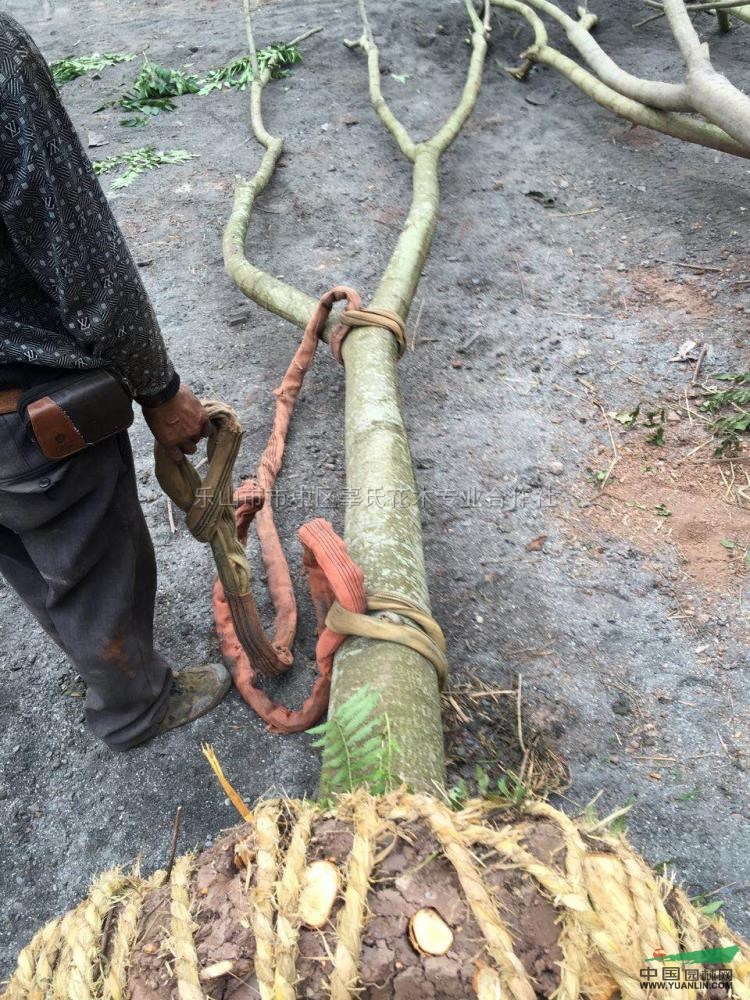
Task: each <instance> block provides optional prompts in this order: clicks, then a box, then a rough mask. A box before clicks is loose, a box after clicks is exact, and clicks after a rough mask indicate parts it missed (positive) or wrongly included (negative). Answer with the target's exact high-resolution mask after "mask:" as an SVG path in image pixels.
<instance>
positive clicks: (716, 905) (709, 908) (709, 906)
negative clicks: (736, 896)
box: [700, 899, 724, 917]
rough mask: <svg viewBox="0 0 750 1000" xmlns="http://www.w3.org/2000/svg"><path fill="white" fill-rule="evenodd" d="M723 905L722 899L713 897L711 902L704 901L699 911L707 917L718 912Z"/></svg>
mask: <svg viewBox="0 0 750 1000" xmlns="http://www.w3.org/2000/svg"><path fill="white" fill-rule="evenodd" d="M723 905H724V900H723V899H714V900H713V901H712V902H710V903H706V905H705V906H701V907H700V911H701V913H704V914H705V915H706V916H707V917H710V916H712V915H713V914H714V913H718V912H719V910H720V909H721V908H722V906H723Z"/></svg>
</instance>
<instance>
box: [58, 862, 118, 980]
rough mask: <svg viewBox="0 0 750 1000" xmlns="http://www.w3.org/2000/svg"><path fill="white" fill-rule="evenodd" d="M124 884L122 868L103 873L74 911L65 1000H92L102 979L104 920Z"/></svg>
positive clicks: (70, 930) (69, 927)
mask: <svg viewBox="0 0 750 1000" xmlns="http://www.w3.org/2000/svg"><path fill="white" fill-rule="evenodd" d="M124 883H125V875H124V874H123V872H122V870H121V869H119V868H113V869H112V870H111V871H107V872H104V874H103V875H101V876H100V877H99V878H98V879H97V881H96V882H95V883H94V885H93V886H92V888H91V890H90V892H89V896H88V899H87V900H86V902H85V903H84V904H83V905H81V906H79V907H78V908H77V909H76V910H75V911H74V916H73V918H72V920H71V922H70V925H69V926H68V928H67V934H66V943H67V945H68V949H69V951H68V970H67V972H68V975H67V981H66V982H65V989H66V994H65V996H66V1000H93V998H94V997H95V996H96V993H97V985H96V984H97V982H98V980H99V978H100V976H101V957H102V956H101V952H100V941H101V935H102V928H103V926H104V919H105V917H106V916H107V913H108V912H109V910H110V909H111V908H112V907H113V906H114V905H115V902H116V899H117V895H118V893H119V891H120V890H121V889H122V886H123V885H124Z"/></svg>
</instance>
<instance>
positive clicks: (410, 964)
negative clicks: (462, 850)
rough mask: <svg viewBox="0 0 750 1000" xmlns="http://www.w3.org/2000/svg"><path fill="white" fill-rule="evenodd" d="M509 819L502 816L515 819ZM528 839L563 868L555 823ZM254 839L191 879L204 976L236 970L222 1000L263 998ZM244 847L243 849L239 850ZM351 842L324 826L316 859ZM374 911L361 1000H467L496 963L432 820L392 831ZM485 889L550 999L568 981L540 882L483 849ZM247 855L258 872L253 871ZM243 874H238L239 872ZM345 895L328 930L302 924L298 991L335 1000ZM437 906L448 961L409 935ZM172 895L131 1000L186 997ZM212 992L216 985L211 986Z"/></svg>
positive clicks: (218, 993) (312, 856) (153, 926)
mask: <svg viewBox="0 0 750 1000" xmlns="http://www.w3.org/2000/svg"><path fill="white" fill-rule="evenodd" d="M512 819H513V816H512V815H511V813H510V812H505V813H503V820H504V821H507V822H510V821H512ZM524 826H525V828H526V829H527V830H528V835H527V837H526V838H525V843H526V844H527V845H528V847H529V849H530V850H531V851H532V853H534V855H535V856H536V857H537V858H539V859H540V860H542V861H544V862H545V863H546V864H550V865H554V864H556V861H555V858H556V856H558V855H559V854H560V851H561V849H562V846H563V843H562V837H561V833H560V829H559V828H558V827H557V826H556V825H555V824H553V823H547V822H538V823H533V822H532V823H528V822H527V821H524ZM254 844H255V831H254V827H252V826H242V827H237V829H235V830H232V831H230V832H229V833H227V834H226V835H225V836H223V837H222V838H221V839H220V840H218V841H217V843H216V844H215V845H214V846H213V847H212V848H210V849H209V850H207V851H204V852H203V853H202V854H200V855H199V856H198V858H197V859H196V861H195V867H194V870H193V875H192V879H191V897H192V899H193V900H194V903H193V915H194V921H195V925H196V930H195V934H194V940H195V943H196V949H197V953H198V959H199V963H200V966H201V968H202V969H204V970H205V969H207V968H208V967H210V966H213V965H216V964H217V963H220V962H226V961H229V962H231V963H232V966H231V972H230V973H229V974H227V975H226V976H224V977H222V978H220V979H218V980H216V981H215V982H214V983H213V984H212V989H211V990H210V995H211V996H213V997H217V998H218V997H221V998H222V1000H229V998H231V1000H251V998H252V1000H257V997H258V983H257V979H256V976H255V970H254V958H255V941H254V938H253V934H252V931H251V930H250V929H249V927H248V919H247V917H248V891H252V888H253V885H254V881H255V877H256V873H257V868H256V866H255V860H254V851H255V846H254ZM238 845H239V847H238ZM351 846H352V830H351V827H350V826H349V825H347V824H346V823H345V822H343V821H341V820H339V819H330V818H326V819H321V820H318V821H317V822H316V824H315V826H314V832H313V835H312V838H311V840H310V842H309V845H308V853H307V858H308V861H314V860H317V859H327V860H330V861H332V862H333V863H334V864H335V865H336V866H337V867H338V868H339V869H340V870H342V871H343V870H344V868H345V864H346V860H347V858H348V857H349V853H350V850H351ZM377 850H378V859H379V860H378V862H377V865H376V867H375V871H374V873H373V879H372V884H371V889H370V893H369V895H368V899H367V903H368V907H369V917H368V919H367V921H366V925H365V928H364V931H363V934H362V948H361V954H360V962H359V969H360V977H361V978H360V983H361V988H360V989H359V990H358V992H357V995H358V996H359V997H361V998H363V1000H465V998H467V997H471V996H474V995H475V991H474V987H473V985H472V983H473V978H474V976H475V974H476V973H477V970H478V969H479V968H480V967H481V966H482V964H483V962H484V961H485V960H486V952H485V944H484V937H483V935H482V932H481V930H480V928H479V926H478V924H477V922H476V920H475V919H474V916H473V915H472V912H471V909H470V907H469V906H468V904H467V902H466V897H465V895H464V893H463V891H462V889H461V885H460V883H459V879H458V876H457V874H456V871H455V869H454V868H453V866H452V865H451V863H450V862H449V861H448V860H447V858H446V857H445V855H444V854H443V852H442V850H441V849H440V846H439V844H438V842H437V841H436V840H435V838H434V836H433V835H432V833H431V832H430V830H429V828H428V827H427V826H426V824H424V823H422V822H409V823H401V824H399V825H398V827H396V826H393V827H392V828H388V829H386V830H385V831H384V832H383V835H382V837H381V838H380V839H379V840H378V843H377ZM473 853H474V857H475V859H476V860H477V862H478V863H479V865H480V867H481V870H482V873H483V879H484V883H485V885H486V886H487V888H488V889H489V890H490V892H491V895H492V897H493V899H494V901H495V904H496V905H497V907H498V909H499V911H500V913H501V914H502V917H503V920H504V921H505V923H506V925H507V927H508V929H509V930H510V933H511V936H512V938H513V942H514V947H515V951H516V954H517V955H518V957H519V958H520V959H521V961H522V962H523V965H524V968H525V969H526V971H527V972H528V974H529V975H530V976H531V977H532V979H533V981H534V983H535V984H536V989H537V992H538V994H539V995H540V996H545V997H547V996H550V995H551V994H552V993H553V991H554V990H555V989H556V988H557V986H558V984H559V981H560V970H559V962H560V961H561V959H562V954H561V952H560V949H559V946H558V937H559V925H558V917H559V914H558V913H557V911H556V910H555V908H554V907H553V905H552V904H551V903H550V902H549V900H547V899H546V898H545V897H544V896H542V895H541V894H540V892H539V889H538V886H537V885H536V884H535V883H534V881H533V880H532V879H531V877H530V876H529V875H527V874H525V873H523V872H521V871H519V870H518V869H516V868H515V867H514V866H508V865H507V864H503V865H501V864H499V863H498V860H497V857H496V855H495V854H494V852H492V851H491V850H488V849H486V848H482V847H477V848H475V849H474V852H473ZM240 858H244V859H245V860H249V866H248V867H244V865H243V861H242V860H238V859H240ZM238 866H239V867H238ZM342 905H343V901H342V898H341V897H339V898H338V899H337V901H336V904H335V906H334V908H333V910H332V912H331V914H330V917H329V920H328V922H327V924H326V925H325V926H324V927H323V928H322V929H321V930H312V929H308V928H305V927H303V928H301V930H300V937H299V956H298V959H297V973H298V977H299V978H298V983H297V995H298V996H299V997H306V998H311V1000H318V998H320V997H323V996H326V995H327V989H328V987H327V984H328V982H329V980H330V976H331V972H332V961H331V959H332V956H333V954H334V952H335V949H336V942H337V939H338V935H337V933H336V921H337V917H338V915H339V913H340V910H341V907H342ZM423 907H424V908H431V909H433V910H435V911H436V912H437V913H438V914H439V916H440V917H441V918H442V920H443V921H444V922H445V923H446V924H447V925H448V927H449V928H450V930H451V931H452V934H453V942H452V945H451V947H450V949H449V950H448V951H447V953H446V954H444V955H426V954H424V955H423V954H420V953H419V952H418V951H417V950H416V949H415V947H414V945H413V944H412V942H411V940H410V936H409V921H410V918H411V917H412V916H413V915H414V914H415V913H416V912H417V911H418V910H420V909H421V908H423ZM170 935H171V930H170V903H169V888H168V887H163V888H161V889H159V890H157V891H155V892H154V893H152V895H151V896H150V897H149V899H148V900H147V901H146V903H145V905H144V910H143V915H142V917H141V920H140V924H139V931H138V944H137V946H136V949H135V950H134V952H133V955H132V965H131V971H130V985H129V996H130V998H131V1000H167V998H169V1000H177V996H178V994H177V985H176V983H175V981H174V978H173V975H172V970H173V959H172V952H171V945H170V941H171V937H170ZM204 985H206V984H204Z"/></svg>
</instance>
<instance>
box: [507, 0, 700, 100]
mask: <svg viewBox="0 0 750 1000" xmlns="http://www.w3.org/2000/svg"><path fill="white" fill-rule="evenodd" d="M526 3H528V4H529V6H531V7H534V8H535V9H536V10H538V11H540V12H541V13H542V14H547V15H548V16H549V17H551V18H554V20H555V21H557V23H558V24H559V25H561V26H562V28H563V29H564V31H565V34H566V35H567V37H568V41H569V42H570V44H571V45H572V46H573V47H574V48H575V49H576V50H577V51H578V52H579V53H580V55H581V56H583V58H584V59H585V60H586V62H587V63H588V64H589V66H590V67H591V69H592V70H593V71H594V73H596V75H597V76H598V77H599V79H600V80H601V81H602V83H605V84H607V86H608V87H611V88H612V89H613V90H616V91H617V92H618V93H620V94H622V95H623V96H624V97H630V98H631V99H632V100H634V101H639V102H640V103H641V104H648V105H649V106H650V107H652V108H659V109H660V110H662V111H692V110H693V106H692V103H691V101H690V98H689V96H688V93H687V87H686V86H685V84H684V83H662V82H661V81H657V80H643V79H641V78H640V77H637V76H633V75H632V73H628V72H626V71H625V70H624V69H621V68H620V67H619V66H618V65H617V63H616V62H615V61H614V60H613V59H611V58H610V57H609V56H608V55H607V53H606V52H605V51H604V50H603V49H602V48H601V47H600V46H599V44H598V42H596V40H595V39H594V38H592V36H591V33H590V32H591V29H592V28H593V27H594V25H595V24H596V21H597V19H596V16H595V15H594V14H590V13H586V12H585V11H583V10H582V9H581V8H579V20H577V21H576V20H575V18H572V17H570V15H568V14H566V13H565V11H563V10H561V9H560V8H559V7H558V6H557V4H554V3H551V2H550V0H526Z"/></svg>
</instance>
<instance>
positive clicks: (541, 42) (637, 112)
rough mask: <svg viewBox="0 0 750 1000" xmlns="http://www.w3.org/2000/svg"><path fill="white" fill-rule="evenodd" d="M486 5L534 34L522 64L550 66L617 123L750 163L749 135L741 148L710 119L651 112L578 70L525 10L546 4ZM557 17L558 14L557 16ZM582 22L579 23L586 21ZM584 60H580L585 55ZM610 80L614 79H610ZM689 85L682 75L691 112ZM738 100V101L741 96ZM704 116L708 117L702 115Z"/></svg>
mask: <svg viewBox="0 0 750 1000" xmlns="http://www.w3.org/2000/svg"><path fill="white" fill-rule="evenodd" d="M678 2H681V0H678ZM492 3H493V4H494V5H495V6H496V7H502V8H505V9H506V10H512V11H515V12H516V13H518V14H521V15H522V16H523V17H524V18H525V19H526V20H527V21H528V23H529V24H530V26H531V27H532V29H533V31H534V44H533V45H532V46H531V47H530V48H529V49H527V50H526V51H525V52H524V57H525V58H526V60H527V61H528V64H530V63H535V62H537V63H542V64H544V65H547V66H551V67H552V68H553V69H555V70H557V71H558V72H559V73H561V74H562V75H563V76H564V77H565V78H566V79H568V80H570V82H571V83H573V84H575V86H576V87H578V88H579V90H581V91H582V92H583V93H584V94H586V95H587V96H588V97H590V98H591V99H592V100H594V101H596V103H597V104H599V105H601V106H602V107H604V108H606V109H607V110H609V111H612V112H614V113H615V114H617V115H620V116H621V117H623V118H626V119H627V120H628V121H631V122H633V124H635V125H643V126H645V127H646V128H651V129H654V130H655V131H657V132H663V133H664V134H665V135H671V136H673V137H674V138H676V139H683V140H685V141H686V142H693V143H696V144H698V145H701V146H708V147H709V148H710V149H717V150H720V151H721V152H726V153H732V154H733V155H735V156H743V157H746V158H750V136H749V137H748V139H749V141H748V142H747V143H745V142H743V141H737V138H735V136H734V135H732V134H729V130H728V129H725V128H721V127H719V126H717V125H715V124H713V121H716V120H718V119H717V118H715V117H713V116H711V117H712V120H711V121H709V122H703V121H699V120H697V119H695V118H692V117H690V116H689V115H686V114H680V113H678V112H675V111H663V110H657V109H656V108H654V107H650V106H649V105H647V104H646V103H644V102H642V101H639V100H636V99H634V98H632V97H629V96H626V95H625V94H623V93H622V92H621V91H619V90H616V89H615V88H614V87H612V86H609V85H608V84H606V83H604V82H603V80H601V79H599V78H598V77H597V76H595V75H594V74H592V73H589V72H588V71H587V70H585V69H584V68H583V67H582V66H579V65H578V63H576V62H575V61H574V60H573V59H570V58H569V57H568V56H566V55H564V54H563V53H562V52H560V51H559V50H558V49H555V48H553V47H552V46H551V45H550V44H549V42H548V37H547V30H546V28H545V26H544V22H543V21H542V19H541V18H540V17H539V15H538V14H537V13H536V11H535V10H533V9H532V8H531V7H530V6H529V5H528V3H532V4H534V6H536V7H539V8H540V9H542V8H543V9H545V10H546V11H547V12H548V13H552V11H551V8H552V7H553V6H554V5H553V4H551V3H549V2H548V0H528V3H522V2H520V0H492ZM557 10H558V13H557V14H556V15H554V16H555V20H557V21H558V22H559V23H561V24H563V25H564V21H563V18H564V17H565V16H566V15H562V12H561V11H559V9H557ZM560 15H562V17H561V16H560ZM570 20H572V19H570ZM574 23H575V22H574ZM582 23H584V24H585V23H586V22H582ZM564 26H565V25H564ZM569 37H570V36H569ZM581 40H582V39H581V37H580V36H579V34H578V33H575V34H574V36H573V37H572V38H571V41H572V42H573V44H574V46H575V47H576V48H577V49H578V51H581V49H580V48H579V44H580V42H581ZM597 48H598V46H597ZM587 51H588V53H589V54H591V49H589V48H587ZM601 51H602V50H601V49H599V52H601ZM581 54H582V55H583V54H584V53H583V52H582V51H581ZM602 54H603V53H602ZM584 57H585V58H586V56H584ZM607 59H608V57H607ZM587 61H589V64H590V65H591V61H590V60H588V59H587ZM608 61H609V63H610V64H611V66H614V68H615V70H617V71H618V73H619V72H620V70H619V67H617V66H616V65H615V64H614V63H613V62H612V61H611V60H609V59H608ZM708 66H709V67H710V63H708ZM710 72H711V74H713V76H714V77H720V74H718V73H715V71H714V70H713V69H711V70H710ZM516 75H519V76H522V75H523V70H521V71H517V72H516ZM627 76H628V77H629V78H630V80H632V81H635V82H636V83H638V84H639V85H640V84H642V85H644V86H645V87H647V88H650V87H652V86H654V82H653V81H649V80H639V79H638V78H637V77H630V74H627ZM610 79H612V80H613V81H614V77H612V76H611V75H610ZM720 79H721V80H725V78H724V77H720ZM725 82H726V84H727V85H728V87H729V88H731V90H732V91H733V92H736V93H738V94H739V91H736V88H734V87H732V85H731V84H730V83H729V81H727V80H725ZM692 83H693V80H692V78H691V77H690V74H688V81H687V83H686V92H689V94H690V100H691V107H692V108H694V109H697V102H696V98H695V96H694V93H693V87H692ZM668 86H669V85H668ZM740 96H741V97H743V98H744V95H740ZM744 100H746V101H747V100H748V99H747V98H744ZM748 103H750V102H748ZM720 113H721V117H722V121H721V124H725V122H726V120H727V118H728V115H727V113H726V109H724V110H723V111H721V112H720ZM707 117H709V116H708V115H707ZM749 120H750V119H749Z"/></svg>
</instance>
